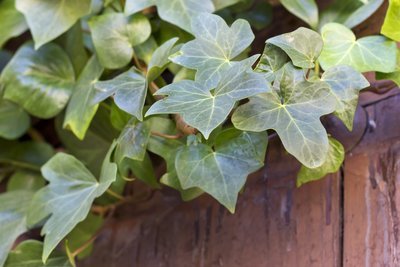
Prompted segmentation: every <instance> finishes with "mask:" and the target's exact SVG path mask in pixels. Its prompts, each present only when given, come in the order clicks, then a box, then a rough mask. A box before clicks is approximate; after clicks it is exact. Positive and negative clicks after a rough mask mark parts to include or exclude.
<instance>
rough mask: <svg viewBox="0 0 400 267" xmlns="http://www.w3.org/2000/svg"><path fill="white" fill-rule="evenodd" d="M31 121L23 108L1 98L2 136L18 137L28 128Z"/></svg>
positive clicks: (0, 131)
mask: <svg viewBox="0 0 400 267" xmlns="http://www.w3.org/2000/svg"><path fill="white" fill-rule="evenodd" d="M30 121H31V120H30V118H29V116H28V114H26V112H25V111H24V109H23V108H21V107H19V106H18V105H16V104H14V103H13V102H10V101H8V100H4V99H0V137H3V138H6V139H17V138H18V137H20V136H21V135H23V134H24V133H25V132H26V131H27V130H28V128H29V126H30Z"/></svg>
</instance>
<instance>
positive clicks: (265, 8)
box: [237, 1, 273, 31]
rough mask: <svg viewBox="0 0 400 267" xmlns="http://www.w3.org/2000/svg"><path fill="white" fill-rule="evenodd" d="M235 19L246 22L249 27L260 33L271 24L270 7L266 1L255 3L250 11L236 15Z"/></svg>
mask: <svg viewBox="0 0 400 267" xmlns="http://www.w3.org/2000/svg"><path fill="white" fill-rule="evenodd" d="M237 18H240V19H245V20H247V21H248V22H249V23H250V25H251V27H253V28H254V29H256V30H258V31H260V30H262V29H264V28H266V27H267V26H268V25H269V24H270V23H271V22H272V18H273V15H272V6H271V4H270V3H268V2H267V1H261V2H257V3H255V5H254V6H253V7H252V8H251V9H250V10H248V11H246V12H241V13H239V14H237Z"/></svg>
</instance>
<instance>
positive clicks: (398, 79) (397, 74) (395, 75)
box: [376, 52, 400, 86]
mask: <svg viewBox="0 0 400 267" xmlns="http://www.w3.org/2000/svg"><path fill="white" fill-rule="evenodd" d="M376 79H377V80H392V81H394V82H395V83H396V84H397V85H398V86H400V52H397V65H396V69H395V70H394V71H393V72H391V73H381V72H377V73H376Z"/></svg>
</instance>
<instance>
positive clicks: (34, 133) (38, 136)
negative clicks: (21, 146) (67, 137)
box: [28, 128, 45, 142]
mask: <svg viewBox="0 0 400 267" xmlns="http://www.w3.org/2000/svg"><path fill="white" fill-rule="evenodd" d="M28 135H29V137H30V138H31V139H32V140H33V141H37V142H44V141H45V139H44V137H43V135H41V134H40V133H39V131H38V130H36V129H35V128H29V130H28Z"/></svg>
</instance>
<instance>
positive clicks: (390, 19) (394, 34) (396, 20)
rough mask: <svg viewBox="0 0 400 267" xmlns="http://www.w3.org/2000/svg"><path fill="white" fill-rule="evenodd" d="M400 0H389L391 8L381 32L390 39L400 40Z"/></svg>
mask: <svg viewBox="0 0 400 267" xmlns="http://www.w3.org/2000/svg"><path fill="white" fill-rule="evenodd" d="M399 29H400V1H399V0H389V8H388V11H387V13H386V17H385V21H384V22H383V26H382V30H381V33H382V34H383V35H385V36H387V37H389V38H390V39H393V40H396V41H398V42H399V41H400V30H399Z"/></svg>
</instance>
